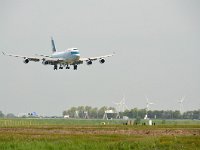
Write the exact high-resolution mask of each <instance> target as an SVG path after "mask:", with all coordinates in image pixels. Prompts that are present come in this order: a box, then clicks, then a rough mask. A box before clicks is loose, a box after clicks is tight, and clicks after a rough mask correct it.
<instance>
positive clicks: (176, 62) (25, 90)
mask: <svg viewBox="0 0 200 150" xmlns="http://www.w3.org/2000/svg"><path fill="white" fill-rule="evenodd" d="M199 8H200V1H199V0H162V1H161V0H123V1H122V0H99V1H97V0H84V1H83V0H73V1H72V0H71V1H70V0H57V1H53V0H42V1H41V0H1V1H0V20H1V23H0V50H1V51H5V52H7V53H12V54H20V55H25V56H26V55H27V56H34V54H45V55H50V54H51V43H50V37H51V36H53V37H54V40H55V44H56V47H57V49H58V50H60V51H62V50H65V49H67V48H70V47H77V48H79V50H80V53H81V56H83V57H89V56H99V55H105V54H110V53H112V52H115V53H116V55H115V56H114V57H111V58H108V59H106V63H105V64H100V63H99V62H98V61H97V62H94V63H93V65H92V66H87V65H86V64H83V65H80V66H78V70H77V71H74V70H58V71H54V70H53V66H44V65H42V64H41V63H34V62H30V63H29V64H26V65H25V64H24V63H23V60H22V59H20V58H12V57H5V56H3V55H0V64H1V71H0V72H1V73H0V110H2V111H3V113H9V112H12V113H14V114H18V113H25V112H33V111H35V112H37V113H38V114H41V115H61V114H62V111H63V110H65V109H68V108H70V107H71V106H80V105H89V106H93V107H101V106H104V105H105V106H114V105H113V103H112V102H113V101H115V102H117V101H120V100H121V99H122V97H123V95H125V98H126V104H127V105H128V107H129V108H135V107H138V108H145V105H146V99H145V96H148V97H149V100H150V101H152V102H154V103H155V105H153V106H151V109H153V110H154V109H158V110H161V109H165V110H177V109H179V105H178V103H177V101H178V100H179V99H180V97H181V96H186V98H185V101H184V111H186V110H194V109H199V108H200V59H199V56H200V9H199Z"/></svg>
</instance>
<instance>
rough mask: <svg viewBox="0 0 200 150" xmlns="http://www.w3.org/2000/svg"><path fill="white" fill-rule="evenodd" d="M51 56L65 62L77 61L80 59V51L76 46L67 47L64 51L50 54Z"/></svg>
mask: <svg viewBox="0 0 200 150" xmlns="http://www.w3.org/2000/svg"><path fill="white" fill-rule="evenodd" d="M51 57H52V58H58V59H62V60H64V61H65V62H67V63H69V64H71V63H73V62H75V61H78V60H79V59H80V53H79V50H78V49H77V48H69V49H68V50H66V51H62V52H54V53H53V54H52V55H51Z"/></svg>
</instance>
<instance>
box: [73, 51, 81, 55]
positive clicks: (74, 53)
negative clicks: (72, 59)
mask: <svg viewBox="0 0 200 150" xmlns="http://www.w3.org/2000/svg"><path fill="white" fill-rule="evenodd" d="M71 54H72V55H76V54H79V52H75V51H74V52H71Z"/></svg>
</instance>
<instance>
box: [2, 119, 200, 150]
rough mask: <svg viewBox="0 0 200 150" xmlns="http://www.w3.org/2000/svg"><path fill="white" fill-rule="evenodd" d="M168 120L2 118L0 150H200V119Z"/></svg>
mask: <svg viewBox="0 0 200 150" xmlns="http://www.w3.org/2000/svg"><path fill="white" fill-rule="evenodd" d="M168 121H169V122H168ZM168 121H167V120H166V121H165V122H164V123H165V124H164V125H163V124H162V123H163V121H162V120H160V121H159V120H158V121H157V122H156V123H157V124H158V125H156V126H147V125H146V126H142V125H129V126H128V125H122V123H123V122H124V121H120V120H109V121H104V120H64V119H0V150H13V149H15V150H37V149H40V150H41V149H47V150H65V149H75V150H80V149H86V150H87V149H91V150H93V149H94V150H95V149H98V150H99V149H111V150H115V149H120V150H123V149H124V150H126V149H136V150H137V149H144V150H148V149H149V150H151V149H152V150H155V149H156V150H160V149H161V150H162V149H164V150H165V149H166V150H168V149H174V150H176V149H178V150H179V149H180V150H181V149H183V150H184V149H191V150H195V149H197V150H198V149H200V123H199V121H198V120H194V121H193V120H180V121H179V120H178V121H177V122H176V123H175V122H174V120H168ZM102 122H105V123H106V125H102ZM159 122H160V124H159Z"/></svg>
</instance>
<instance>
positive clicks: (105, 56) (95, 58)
mask: <svg viewBox="0 0 200 150" xmlns="http://www.w3.org/2000/svg"><path fill="white" fill-rule="evenodd" d="M114 55H115V53H113V54H109V55H104V56H97V57H89V58H80V60H81V61H94V60H98V59H103V58H107V57H111V56H114Z"/></svg>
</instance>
